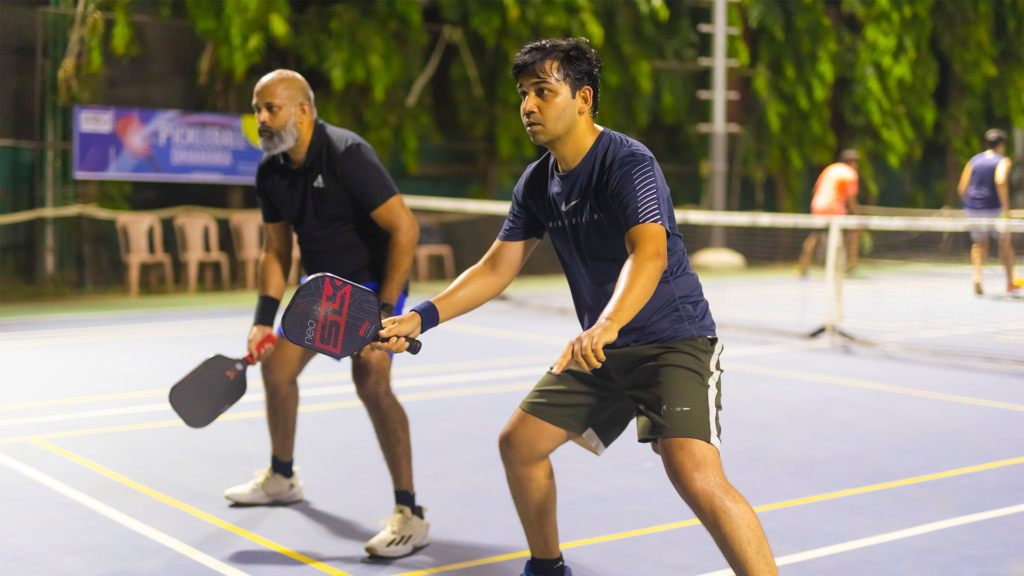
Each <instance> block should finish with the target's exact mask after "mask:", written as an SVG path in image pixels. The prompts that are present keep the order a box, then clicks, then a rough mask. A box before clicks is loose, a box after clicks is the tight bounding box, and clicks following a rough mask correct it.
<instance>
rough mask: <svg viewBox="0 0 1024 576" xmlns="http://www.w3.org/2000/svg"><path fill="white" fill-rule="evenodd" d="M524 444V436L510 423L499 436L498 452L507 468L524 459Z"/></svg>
mask: <svg viewBox="0 0 1024 576" xmlns="http://www.w3.org/2000/svg"><path fill="white" fill-rule="evenodd" d="M524 448H525V446H524V442H523V441H522V435H521V434H520V433H519V430H518V429H517V428H516V426H515V425H514V424H512V423H511V422H509V423H508V424H507V425H505V428H504V429H503V430H502V431H501V434H499V435H498V452H499V453H500V454H501V460H502V462H504V463H505V465H506V466H508V465H510V464H514V463H516V462H518V461H520V460H522V459H523V456H524V454H523V452H524Z"/></svg>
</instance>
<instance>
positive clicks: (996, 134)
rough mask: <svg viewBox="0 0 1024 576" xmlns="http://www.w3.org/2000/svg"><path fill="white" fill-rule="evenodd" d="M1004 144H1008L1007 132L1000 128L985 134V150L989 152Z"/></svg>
mask: <svg viewBox="0 0 1024 576" xmlns="http://www.w3.org/2000/svg"><path fill="white" fill-rule="evenodd" d="M1003 142H1006V132H1003V131H1002V130H1000V129H999V128H993V129H991V130H989V131H988V132H985V148H987V149H988V150H991V149H993V148H995V147H996V146H999V145H1000V144H1002V143H1003Z"/></svg>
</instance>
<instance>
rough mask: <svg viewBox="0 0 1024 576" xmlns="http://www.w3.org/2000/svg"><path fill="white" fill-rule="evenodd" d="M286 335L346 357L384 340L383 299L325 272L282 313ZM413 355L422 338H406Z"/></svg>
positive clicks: (302, 289)
mask: <svg viewBox="0 0 1024 576" xmlns="http://www.w3.org/2000/svg"><path fill="white" fill-rule="evenodd" d="M281 328H282V329H283V330H284V335H285V338H288V340H289V341H290V342H291V343H292V344H295V345H298V346H302V347H303V348H308V349H310V350H313V351H315V352H319V353H321V354H326V355H327V356H330V357H331V358H345V357H346V356H351V355H352V354H355V353H356V352H358V351H360V350H362V349H363V348H364V347H365V346H366V345H367V344H370V343H371V342H377V341H380V340H381V338H380V336H379V335H378V334H377V333H378V332H379V331H380V330H381V329H382V328H383V326H382V325H381V317H380V300H378V299H377V294H375V293H374V291H373V290H370V289H369V288H366V287H365V286H360V285H359V284H356V283H354V282H349V281H348V280H345V279H344V278H339V277H337V276H335V275H333V274H328V273H326V272H322V273H320V274H314V275H312V276H310V277H309V278H307V279H306V281H305V282H303V283H302V284H300V285H299V287H298V289H297V290H296V291H295V294H294V295H292V299H291V301H290V302H288V307H287V308H285V310H284V315H283V316H281ZM406 341H407V342H409V349H408V350H406V351H407V352H409V353H410V354H416V353H418V352H419V351H420V346H421V344H420V341H419V340H416V339H414V338H406Z"/></svg>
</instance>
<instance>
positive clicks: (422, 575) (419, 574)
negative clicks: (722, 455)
mask: <svg viewBox="0 0 1024 576" xmlns="http://www.w3.org/2000/svg"><path fill="white" fill-rule="evenodd" d="M1013 464H1024V456H1022V457H1019V458H1009V459H1007V460H997V461H995V462H988V463H986V464H978V465H976V466H968V467H966V468H957V469H955V470H946V471H945V472H936V473H934V474H925V475H924V476H914V477H913V478H905V479H903V480H893V481H892V482H882V483H881V484H871V485H868V486H861V487H859V488H849V489H846V490H838V491H835V492H826V493H825V494H818V495H816V496H808V497H806V498H797V499H795V500H786V501H783V502H776V503H774V504H765V505H763V506H757V507H755V508H754V511H755V512H768V511H770V510H779V509H780V508H791V507H793V506H801V505H803V504H811V503H814V502H822V501H825V500H833V499H835V498H842V497H845V496H854V495H857V494H866V493H868V492H877V491H879V490H887V489H889V488H898V487H900V486H908V485H910V484H919V483H921V482H929V481H931V480H940V479H942V478H950V477H952V476H960V475H962V474H970V473H972V472H981V471H983V470H992V469H993V468H1002V467H1004V466H1011V465H1013ZM698 524H700V520H697V519H696V518H694V519H691V520H684V521H682V522H673V523H671V524H662V525H660V526H652V527H650V528H641V529H639V530H630V531H628V532H619V533H617V534H608V535H606V536H597V537H595V538H585V539H583V540H574V541H572V542H566V543H564V544H562V545H561V547H562V549H563V550H565V549H567V548H576V547H578V546H587V545H590V544H600V543H602V542H611V541H613V540H622V539H624V538H633V537H636V536H645V535H647V534H655V533H658V532H665V531H668V530H675V529H677V528H685V527H687V526H696V525H698ZM529 555H530V552H529V550H522V551H520V552H512V553H509V554H502V555H500V556H489V557H487V558H480V559H478V560H469V561H466V562H459V563H457V564H448V565H446V566H438V567H436V568H427V569H425V570H415V571H413V572H403V573H401V574H396V575H395V576H427V575H428V574H440V573H442V572H450V571H452V570H461V569H463V568H472V567H474V566H483V565H485V564H494V563H497V562H504V561H506V560H515V559H516V558H526V557H528V556H529Z"/></svg>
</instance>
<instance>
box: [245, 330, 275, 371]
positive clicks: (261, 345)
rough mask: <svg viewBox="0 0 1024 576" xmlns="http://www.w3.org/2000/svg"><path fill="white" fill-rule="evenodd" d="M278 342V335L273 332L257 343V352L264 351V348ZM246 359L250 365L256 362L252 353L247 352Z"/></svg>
mask: <svg viewBox="0 0 1024 576" xmlns="http://www.w3.org/2000/svg"><path fill="white" fill-rule="evenodd" d="M276 342H277V336H274V333H273V332H271V333H270V334H267V337H266V338H264V339H263V340H260V343H259V344H257V345H256V354H260V353H262V352H263V349H264V348H266V347H267V346H269V345H271V344H275V343H276ZM245 361H246V362H248V363H249V365H250V366H252V365H253V364H255V363H256V360H255V359H254V358H253V357H252V354H246V355H245Z"/></svg>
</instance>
